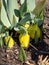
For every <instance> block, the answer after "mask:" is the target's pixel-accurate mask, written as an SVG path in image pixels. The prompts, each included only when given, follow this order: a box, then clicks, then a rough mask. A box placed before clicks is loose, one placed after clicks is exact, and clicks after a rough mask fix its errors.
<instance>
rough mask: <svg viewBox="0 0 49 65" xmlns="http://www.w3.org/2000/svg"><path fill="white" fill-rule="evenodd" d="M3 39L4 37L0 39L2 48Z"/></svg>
mask: <svg viewBox="0 0 49 65" xmlns="http://www.w3.org/2000/svg"><path fill="white" fill-rule="evenodd" d="M3 44H4V43H3V38H2V37H0V47H2V46H3Z"/></svg>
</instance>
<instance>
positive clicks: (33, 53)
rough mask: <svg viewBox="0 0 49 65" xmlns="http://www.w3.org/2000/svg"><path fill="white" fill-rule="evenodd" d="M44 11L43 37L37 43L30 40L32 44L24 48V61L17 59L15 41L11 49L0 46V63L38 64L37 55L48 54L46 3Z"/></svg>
mask: <svg viewBox="0 0 49 65" xmlns="http://www.w3.org/2000/svg"><path fill="white" fill-rule="evenodd" d="M47 1H48V0H47ZM47 3H48V2H47ZM44 11H45V12H44V16H45V19H44V24H43V27H44V28H45V30H44V33H43V38H42V39H41V40H40V41H39V42H38V44H33V42H32V41H31V43H32V46H30V47H29V48H28V49H25V51H26V54H27V59H26V61H25V62H24V63H22V62H21V61H20V60H19V58H18V54H19V50H20V49H19V46H18V44H17V42H15V45H14V47H13V48H11V49H6V48H5V47H2V48H0V65H38V64H37V62H38V56H39V55H43V58H45V57H46V56H47V55H48V56H49V4H46V6H45V10H44ZM48 58H49V57H48Z"/></svg>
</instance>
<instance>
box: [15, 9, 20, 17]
mask: <svg viewBox="0 0 49 65" xmlns="http://www.w3.org/2000/svg"><path fill="white" fill-rule="evenodd" d="M14 12H15V15H16V16H17V17H20V12H19V10H16V9H14Z"/></svg>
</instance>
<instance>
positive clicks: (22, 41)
mask: <svg viewBox="0 0 49 65" xmlns="http://www.w3.org/2000/svg"><path fill="white" fill-rule="evenodd" d="M19 41H20V45H21V47H24V48H28V46H29V42H30V36H29V34H28V33H26V34H24V35H23V34H20V35H19Z"/></svg>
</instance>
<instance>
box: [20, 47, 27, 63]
mask: <svg viewBox="0 0 49 65" xmlns="http://www.w3.org/2000/svg"><path fill="white" fill-rule="evenodd" d="M19 59H20V60H21V61H22V63H23V62H24V61H25V60H26V53H25V51H24V49H23V48H22V47H20V51H19Z"/></svg>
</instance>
